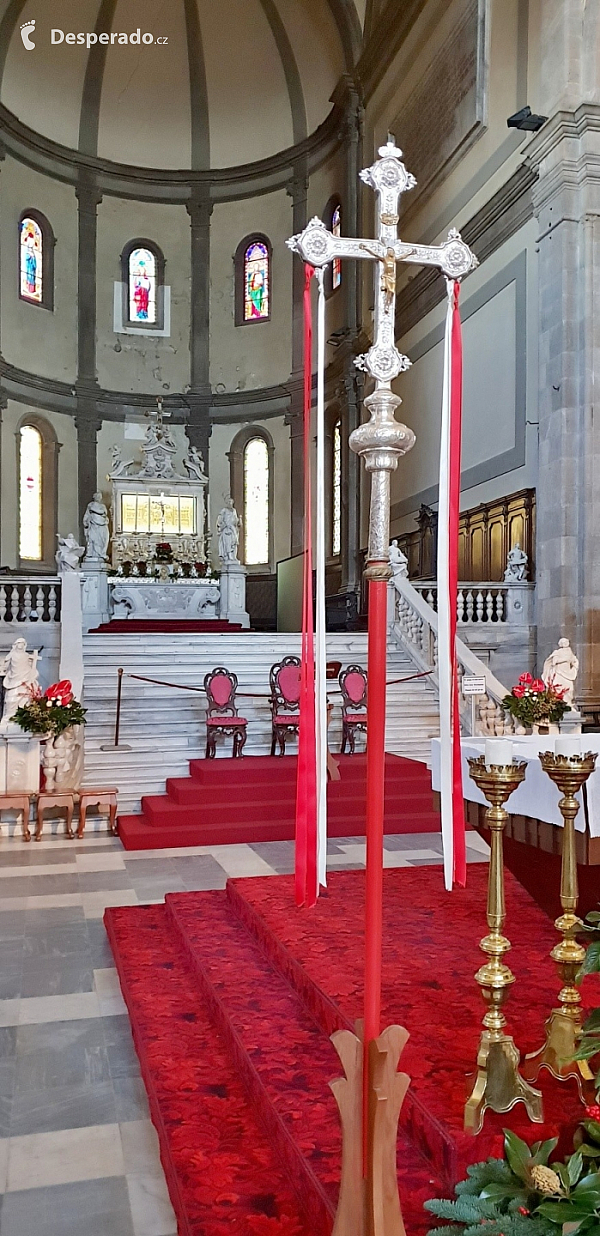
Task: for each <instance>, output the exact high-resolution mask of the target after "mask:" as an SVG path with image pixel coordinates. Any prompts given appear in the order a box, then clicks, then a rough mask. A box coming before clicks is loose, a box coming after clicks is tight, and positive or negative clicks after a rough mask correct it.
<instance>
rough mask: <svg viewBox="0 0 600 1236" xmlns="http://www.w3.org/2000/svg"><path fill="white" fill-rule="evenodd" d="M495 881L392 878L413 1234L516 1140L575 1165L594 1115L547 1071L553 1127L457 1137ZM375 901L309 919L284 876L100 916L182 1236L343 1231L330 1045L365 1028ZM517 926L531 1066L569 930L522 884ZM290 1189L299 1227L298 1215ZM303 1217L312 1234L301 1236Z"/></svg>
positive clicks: (331, 899)
mask: <svg viewBox="0 0 600 1236" xmlns="http://www.w3.org/2000/svg"><path fill="white" fill-rule="evenodd" d="M486 875H487V870H486V867H485V866H484V865H482V866H480V867H479V866H478V867H470V868H469V887H468V889H467V890H465V891H461V892H456V893H453V894H447V893H445V892H444V891H443V886H442V881H441V875H440V871H439V869H434V868H423V867H421V868H418V869H397V870H388V871H386V872H384V879H385V885H384V890H385V952H384V971H383V1024H388V1023H390V1022H393V1021H399V1022H401V1023H403V1024H405V1025H406V1026H407V1028H408V1029H409V1030H410V1032H411V1039H410V1040H409V1043H408V1046H407V1048H406V1049H405V1052H404V1054H403V1057H402V1067H403V1068H404V1069H406V1071H407V1072H408V1073H409V1074H410V1076H411V1078H412V1081H411V1087H410V1090H409V1094H408V1096H407V1099H406V1100H405V1103H404V1107H403V1112H402V1116H401V1120H402V1125H403V1127H402V1130H401V1136H400V1139H399V1151H398V1163H399V1171H400V1183H401V1192H402V1201H403V1209H404V1217H405V1222H406V1226H407V1231H408V1233H409V1236H411V1234H412V1233H420V1232H424V1231H425V1230H426V1229H427V1227H428V1225H429V1220H428V1219H427V1217H426V1216H425V1215H424V1214H423V1212H422V1210H421V1205H422V1201H423V1200H424V1199H425V1198H426V1197H427V1196H433V1195H435V1193H436V1191H439V1190H440V1187H441V1188H442V1189H443V1188H444V1187H445V1188H446V1189H449V1188H450V1186H451V1184H453V1183H454V1181H455V1180H457V1179H458V1178H459V1177H460V1176H462V1175H463V1174H464V1170H465V1167H466V1165H467V1164H468V1163H471V1162H475V1161H478V1160H480V1159H483V1158H485V1157H486V1156H487V1155H488V1154H491V1153H497V1152H498V1151H499V1150H500V1147H501V1143H502V1134H501V1130H502V1128H503V1127H504V1126H510V1127H511V1128H513V1129H515V1131H516V1132H517V1133H518V1134H519V1135H520V1136H522V1137H525V1138H526V1139H527V1140H529V1141H530V1142H531V1141H533V1140H537V1139H539V1138H542V1137H548V1136H552V1135H553V1134H555V1133H558V1132H559V1131H560V1132H561V1133H562V1145H561V1147H560V1149H563V1148H564V1149H565V1150H568V1149H569V1147H570V1139H571V1135H572V1129H573V1127H574V1126H575V1124H576V1122H577V1119H578V1115H579V1114H580V1112H581V1108H580V1106H579V1103H578V1100H577V1097H576V1090H575V1088H574V1087H573V1086H572V1084H568V1085H563V1086H561V1085H560V1084H559V1083H557V1082H555V1081H553V1080H552V1079H551V1078H550V1077H549V1076H548V1075H547V1074H546V1075H543V1081H542V1086H543V1090H544V1096H545V1103H546V1116H545V1124H544V1125H536V1126H532V1125H531V1124H530V1123H529V1122H528V1120H527V1118H526V1115H525V1111H524V1108H523V1107H522V1105H518V1106H517V1107H516V1108H515V1109H514V1110H513V1112H511V1113H510V1114H508V1115H505V1116H496V1115H494V1114H492V1113H488V1114H487V1115H486V1120H485V1125H484V1129H483V1132H482V1133H481V1134H480V1136H479V1137H478V1138H476V1139H473V1138H471V1137H467V1136H466V1135H465V1134H464V1133H463V1132H462V1109H463V1104H464V1099H465V1097H466V1089H467V1086H466V1082H465V1076H466V1074H467V1073H468V1072H469V1071H472V1070H473V1065H474V1060H475V1055H476V1048H477V1042H478V1037H479V1026H480V1019H481V1015H482V1011H483V1002H482V1000H481V996H480V994H479V991H478V989H477V988H476V984H475V983H474V981H473V973H474V971H475V969H476V968H477V966H478V964H479V961H480V958H481V954H480V953H479V950H478V948H477V942H478V940H479V938H480V936H481V934H482V930H483V928H484V922H485V920H484V906H485V888H486ZM363 889H364V874H363V873H362V872H333V873H332V874H331V876H330V883H329V887H328V890H327V893H326V895H324V896H323V897H321V899H320V901H319V903H318V906H317V908H316V910H315V911H311V912H310V913H306V912H299V911H296V910H295V908H294V905H293V882H292V879H291V878H290V877H287V876H282V877H270V878H264V879H252V880H235V881H230V882H229V884H228V887H227V890H226V892H224V893H222V892H209V893H188V894H174V895H172V896H169V897H168V898H167V904H166V907H165V908H163V907H162V906H152V907H147V908H144V907H135V908H119V909H116V910H107V911H106V915H105V921H106V923H107V929H108V931H109V936H110V939H111V944H112V947H113V951H114V953H115V959H116V964H117V967H118V970H119V975H120V977H121V982H122V985H123V990H124V994H125V999H126V1000H127V1004H128V1007H129V1011H130V1015H131V1018H132V1024H133V1027H134V1034H135V1039H136V1045H137V1049H138V1053H139V1055H140V1059H141V1062H142V1069H143V1073H144V1078H145V1081H146V1085H147V1087H148V1090H149V1094H150V1101H151V1107H152V1113H153V1118H154V1120H155V1123H156V1125H157V1128H158V1130H159V1136H160V1141H161V1153H162V1158H163V1163H164V1165H165V1170H166V1172H167V1178H168V1180H169V1187H170V1191H171V1196H172V1199H173V1204H174V1206H175V1209H176V1211H177V1214H178V1217H179V1220H180V1230H181V1231H182V1232H186V1233H193V1234H194V1236H200V1234H201V1233H202V1236H213V1233H214V1234H215V1236H216V1233H220V1232H221V1230H224V1228H223V1229H222V1228H221V1226H219V1224H220V1223H221V1220H222V1218H223V1217H224V1209H223V1208H228V1207H229V1212H228V1213H229V1219H228V1222H229V1224H230V1230H233V1231H235V1232H237V1231H239V1232H242V1231H244V1232H246V1231H247V1232H254V1231H256V1232H260V1233H263V1232H264V1233H265V1234H266V1233H268V1232H272V1233H273V1236H275V1234H276V1233H280V1232H281V1233H284V1232H285V1233H290V1234H291V1233H294V1234H295V1233H296V1231H298V1232H304V1231H305V1230H307V1231H310V1232H311V1233H312V1234H313V1236H316V1234H319V1233H324V1234H326V1233H328V1232H329V1231H330V1228H331V1221H332V1214H333V1210H334V1206H335V1197H336V1192H337V1180H338V1178H339V1151H340V1138H339V1126H338V1118H337V1109H336V1106H335V1103H334V1101H333V1097H332V1095H331V1093H330V1091H329V1089H328V1085H327V1083H328V1081H329V1080H330V1079H331V1078H333V1077H335V1076H337V1075H339V1072H340V1068H339V1063H338V1060H337V1056H336V1055H335V1053H334V1051H333V1048H332V1046H331V1045H330V1044H329V1042H328V1039H327V1035H328V1034H329V1033H331V1031H332V1030H334V1029H336V1028H338V1027H340V1026H345V1025H348V1024H351V1023H352V1022H353V1020H354V1018H355V1016H357V1015H359V1014H360V1012H361V1011H362V1010H361V1004H362V937H363V920H362V915H363ZM507 909H508V920H507V931H508V935H509V937H510V938H511V939H512V941H513V944H514V948H513V952H512V953H511V955H510V960H511V965H512V967H513V969H514V972H515V974H516V977H517V982H516V983H515V986H514V988H513V990H512V992H511V996H510V999H509V1002H508V1010H507V1011H508V1015H509V1023H510V1026H511V1027H513V1028H514V1030H515V1036H516V1039H517V1043H518V1045H519V1046H520V1048H521V1049H522V1050H530V1049H531V1048H532V1047H535V1046H537V1045H538V1043H539V1041H540V1038H541V1035H542V1028H543V1022H544V1018H545V1016H546V1015H547V1013H548V1011H549V1009H550V1008H551V1007H552V1004H553V1002H554V1000H555V997H556V990H557V983H556V978H555V974H554V968H553V965H552V963H551V962H550V961H549V959H548V956H547V954H548V952H549V949H550V948H551V947H552V945H553V944H554V942H555V933H554V930H553V928H552V925H551V923H550V922H549V921H548V919H547V918H546V917H545V916H544V914H543V913H542V912H541V911H540V909H539V908H538V907H537V906H536V905H535V904H534V902H533V901H532V899H531V898H530V896H529V895H528V894H527V893H526V892H525V891H524V890H523V889H522V888H521V887H520V886H519V885H518V884H517V883H516V881H515V880H514V879H513V878H512V877H511V876H508V878H507ZM586 983H587V984H589V986H588V987H587V989H586V990H584V998H585V996H587V998H588V1001H589V1002H593V1003H597V1002H598V1000H599V993H598V984H597V982H596V980H586ZM207 1017H210V1022H209V1021H208V1020H207ZM209 1079H210V1080H209ZM240 1087H242V1089H241V1090H240ZM199 1093H200V1101H199V1097H198V1096H199ZM215 1094H216V1095H219V1096H220V1097H221V1099H222V1104H221V1106H218V1105H215V1104H214V1102H212V1099H211V1096H214V1095H215ZM242 1095H243V1098H242V1097H241V1096H242ZM207 1096H208V1100H209V1101H207ZM216 1108H218V1111H219V1112H220V1113H221V1112H222V1117H219V1118H217V1117H216V1116H215V1109H216ZM214 1121H216V1123H217V1126H218V1127H217V1128H214V1127H213V1122H214ZM223 1141H225V1142H226V1144H227V1151H226V1153H225V1152H224V1151H223ZM257 1152H260V1154H261V1155H262V1156H263V1158H262V1159H261V1162H262V1164H263V1167H264V1170H265V1177H266V1178H268V1181H269V1183H268V1185H263V1184H261V1185H260V1188H258V1187H257V1194H259V1193H260V1194H261V1195H262V1190H263V1188H264V1189H265V1190H266V1193H268V1194H269V1197H270V1201H269V1206H270V1207H271V1209H270V1211H269V1210H267V1211H265V1210H263V1212H262V1217H261V1220H260V1221H261V1222H262V1223H264V1226H260V1225H259V1226H253V1224H252V1223H251V1222H250V1221H249V1218H248V1215H249V1213H250V1212H249V1206H250V1202H249V1192H248V1191H249V1184H248V1182H249V1180H250V1179H251V1175H252V1172H251V1166H250V1164H251V1163H252V1162H254V1156H255V1154H256V1153H257ZM420 1154H423V1155H426V1156H427V1160H428V1162H429V1167H427V1166H426V1164H424V1160H423V1159H422V1158H421V1157H420ZM221 1168H222V1169H223V1171H224V1175H221ZM207 1169H208V1170H207ZM436 1176H437V1177H439V1178H441V1179H443V1181H444V1185H443V1186H440V1184H439V1183H437V1182H436V1179H435V1177H436ZM285 1182H287V1183H285ZM288 1187H293V1189H294V1192H295V1196H296V1198H297V1199H299V1203H294V1205H298V1204H300V1205H301V1206H302V1210H295V1209H294V1210H292V1211H290V1194H289V1193H288V1191H287V1190H288ZM252 1205H253V1206H254V1205H256V1203H254V1202H253V1203H252ZM286 1207H287V1209H286ZM213 1213H214V1219H213ZM254 1213H255V1212H252V1214H253V1223H254ZM256 1213H258V1212H256ZM292 1215H294V1216H296V1217H297V1219H298V1227H293V1226H291V1227H290V1226H289V1224H290V1223H292ZM300 1215H302V1218H299V1217H298V1216H300ZM267 1220H268V1222H267ZM282 1223H283V1224H284V1225H283V1226H282ZM286 1224H287V1225H288V1226H285V1225H286ZM303 1224H306V1228H305V1227H304V1226H302V1225H303Z"/></svg>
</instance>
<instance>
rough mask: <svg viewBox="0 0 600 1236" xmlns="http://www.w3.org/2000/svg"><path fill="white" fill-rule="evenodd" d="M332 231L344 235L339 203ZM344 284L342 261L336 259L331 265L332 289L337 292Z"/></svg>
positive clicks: (332, 218) (335, 211)
mask: <svg viewBox="0 0 600 1236" xmlns="http://www.w3.org/2000/svg"><path fill="white" fill-rule="evenodd" d="M331 230H332V232H333V235H334V236H341V234H342V208H341V206H340V204H339V202H338V204H337V206H336V207H335V210H334V212H333V214H332V216H331ZM341 282H342V259H341V258H339V257H336V258H334V259H333V262H332V264H331V289H332V291H333V292H335V290H336V288H339V286H340V284H341Z"/></svg>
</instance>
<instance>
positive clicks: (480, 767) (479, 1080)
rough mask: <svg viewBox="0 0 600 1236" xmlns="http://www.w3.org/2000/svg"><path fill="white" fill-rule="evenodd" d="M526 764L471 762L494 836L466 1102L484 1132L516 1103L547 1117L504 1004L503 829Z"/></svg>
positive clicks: (507, 976)
mask: <svg viewBox="0 0 600 1236" xmlns="http://www.w3.org/2000/svg"><path fill="white" fill-rule="evenodd" d="M526 769H527V764H526V762H519V763H517V762H516V761H513V763H512V764H506V765H493V766H492V767H491V768H487V767H486V763H485V757H484V756H483V755H481V756H479V757H478V758H477V759H470V760H469V773H470V775H471V777H472V778H473V781H474V782H475V784H476V785H477V787H478V788H479V789H480V790H481V791H482V793H483V794H484V795H485V797H486V798H487V800H488V802H489V803H490V804H491V806H489V807H488V809H487V812H486V823H487V826H488V828H489V830H490V834H491V855H490V866H489V875H488V898H487V922H488V927H489V929H490V932H489V935H487V936H484V938H483V940H481V942H480V945H479V947H480V948H481V950H482V951H483V952H484V953H486V954H487V957H488V961H486V963H485V965H483V966H481V968H480V969H479V970H478V971H477V974H476V975H475V981H476V982H477V983H479V986H480V987H481V993H482V995H483V998H484V1000H485V1002H486V1005H487V1006H488V1007H487V1011H486V1013H485V1016H484V1018H483V1030H482V1032H481V1039H480V1043H479V1051H478V1053H477V1077H476V1080H475V1085H474V1087H473V1090H472V1093H471V1096H470V1098H469V1099H468V1100H467V1102H466V1105H465V1125H464V1127H465V1132H467V1133H473V1134H476V1133H479V1131H480V1129H481V1126H482V1124H483V1117H484V1114H485V1111H486V1108H488V1107H490V1108H491V1109H492V1111H495V1112H508V1111H510V1110H511V1108H512V1107H514V1105H515V1103H519V1102H522V1103H524V1104H525V1107H526V1109H527V1114H528V1116H529V1118H530V1120H534V1121H535V1122H536V1123H540V1124H541V1122H542V1121H543V1118H544V1117H543V1109H542V1096H541V1094H540V1092H539V1090H534V1089H533V1087H532V1086H530V1085H529V1083H528V1082H527V1081H525V1079H524V1078H523V1077H522V1076H521V1074H520V1073H519V1052H518V1050H517V1047H516V1046H515V1041H514V1039H513V1037H512V1035H510V1034H507V1033H506V1030H505V1026H506V1017H505V1016H504V1013H503V1010H502V1006H503V1004H504V1001H505V999H506V996H507V994H508V988H509V987H510V986H511V985H512V984H513V983H514V981H515V976H514V974H513V973H512V970H510V969H509V967H508V966H507V965H506V964H505V963H504V961H503V960H502V958H503V957H504V954H505V953H507V952H508V951H509V949H510V947H511V945H510V941H509V940H507V938H506V936H504V935H503V934H502V928H503V926H504V920H505V917H506V908H505V903H504V859H503V845H502V841H503V833H504V826H505V824H506V820H507V818H508V812H507V811H505V809H504V803H505V802H506V800H507V798H509V796H510V795H511V794H512V793H513V790H516V788H517V786H518V785H520V784H521V782H522V781H523V780H524V778H525V772H526Z"/></svg>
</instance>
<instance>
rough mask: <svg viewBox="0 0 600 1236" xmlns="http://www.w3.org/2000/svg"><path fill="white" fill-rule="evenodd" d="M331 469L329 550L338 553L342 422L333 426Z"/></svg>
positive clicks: (339, 539) (340, 511)
mask: <svg viewBox="0 0 600 1236" xmlns="http://www.w3.org/2000/svg"><path fill="white" fill-rule="evenodd" d="M332 446H333V450H332V460H331V462H332V469H331V552H332V554H333V556H334V558H335V557H337V556H338V554H339V553H340V548H341V531H342V422H341V421H336V423H335V425H334V426H333V443H332Z"/></svg>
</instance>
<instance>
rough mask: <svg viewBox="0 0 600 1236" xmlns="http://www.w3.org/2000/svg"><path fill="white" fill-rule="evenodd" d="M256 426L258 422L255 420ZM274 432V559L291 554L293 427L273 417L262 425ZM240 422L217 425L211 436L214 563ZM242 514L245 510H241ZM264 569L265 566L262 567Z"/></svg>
mask: <svg viewBox="0 0 600 1236" xmlns="http://www.w3.org/2000/svg"><path fill="white" fill-rule="evenodd" d="M256 425H257V427H259V423H258V422H256ZM260 427H261V428H263V429H266V430H267V432H268V433H269V434H270V435H271V438H272V439H273V446H274V448H275V449H274V456H273V467H274V477H273V520H274V525H273V549H274V556H275V562H273V563H272V564H271V566H272V567H273V569H274V568H275V563H277V562H279V561H280V559H281V558H288V557H289V553H290V431H289V429H288V427H287V425H286V424H285V422H284V418H283V417H282V416H281V417H272V418H271V419H269V420H267V421H265V422H264V424H263V425H262V426H260ZM239 430H240V425H239V424H238V425H214V426H213V431H212V434H211V439H210V451H209V461H210V462H209V469H210V471H209V475H210V528H211V532H212V534H213V536H212V550H213V564H214V565H215V566H217V565H218V553H217V534H216V530H215V526H216V522H217V515H218V514H219V511H220V509H221V507H222V505H223V499H224V498H226V497H228V495H229V494H230V492H231V487H230V468H229V459H228V456H227V452H228V450H229V448H230V446H231V443H232V441H233V439H234V438H235V436H236V434H237V433H239ZM239 514H240V515H241V514H242V512H241V511H240V512H239ZM260 569H261V570H265V569H266V568H263V567H261V568H260Z"/></svg>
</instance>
